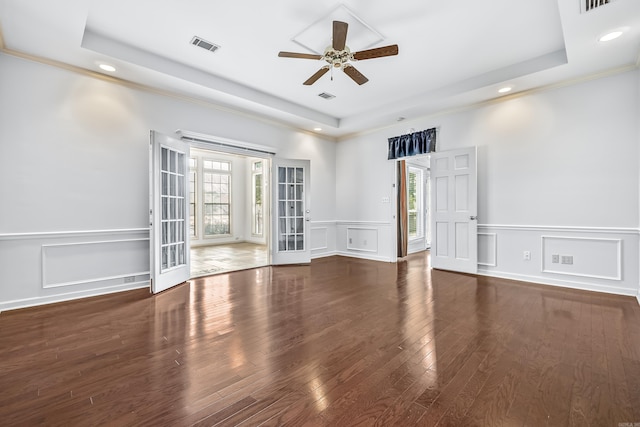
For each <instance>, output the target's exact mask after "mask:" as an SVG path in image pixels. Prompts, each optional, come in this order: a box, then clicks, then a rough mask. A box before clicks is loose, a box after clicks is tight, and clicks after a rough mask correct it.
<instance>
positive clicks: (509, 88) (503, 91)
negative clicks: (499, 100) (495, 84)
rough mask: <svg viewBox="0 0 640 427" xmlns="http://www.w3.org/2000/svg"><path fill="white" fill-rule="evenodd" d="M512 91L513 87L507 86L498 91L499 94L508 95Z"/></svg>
mask: <svg viewBox="0 0 640 427" xmlns="http://www.w3.org/2000/svg"><path fill="white" fill-rule="evenodd" d="M511 90H513V88H512V87H511V86H505V87H503V88H501V89H498V92H499V93H507V92H511Z"/></svg>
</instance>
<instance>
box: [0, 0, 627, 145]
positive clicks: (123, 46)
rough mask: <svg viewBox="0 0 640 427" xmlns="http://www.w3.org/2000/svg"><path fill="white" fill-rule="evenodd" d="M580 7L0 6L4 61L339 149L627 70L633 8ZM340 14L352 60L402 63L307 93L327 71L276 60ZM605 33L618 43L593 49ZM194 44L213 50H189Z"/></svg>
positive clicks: (281, 0) (616, 0) (463, 0)
mask: <svg viewBox="0 0 640 427" xmlns="http://www.w3.org/2000/svg"><path fill="white" fill-rule="evenodd" d="M584 1H585V0H533V1H532V0H490V1H484V2H483V1H478V0H441V1H433V0H402V1H396V2H389V1H388V0H344V1H342V2H340V1H317V2H301V1H299V0H271V1H264V0H244V1H233V2H231V1H229V2H221V1H216V2H214V1H211V0H136V1H130V0H126V1H125V0H94V1H89V0H57V1H55V2H53V1H50V0H0V34H1V35H2V40H3V42H4V46H3V48H4V50H5V51H6V52H8V53H12V52H19V53H20V54H23V55H28V56H32V57H36V58H44V59H47V60H53V61H58V62H62V63H67V64H70V65H73V66H77V67H81V68H84V69H88V70H92V71H99V72H102V73H104V72H103V71H100V70H99V68H98V64H99V63H101V62H105V63H109V64H112V65H114V66H115V67H116V68H117V71H116V72H115V73H114V76H115V77H118V78H121V79H124V80H130V81H133V82H136V83H139V84H143V85H146V86H152V87H158V88H161V89H164V90H169V91H172V92H175V93H179V94H183V95H187V96H191V97H195V98H198V99H204V100H208V101H212V102H214V103H216V104H220V105H223V106H227V107H231V108H234V109H237V110H240V111H244V112H250V113H252V114H256V115H259V116H264V117H268V118H270V119H273V120H277V121H280V122H284V123H286V124H288V125H291V126H294V127H296V128H300V129H305V130H308V131H313V128H315V127H321V128H322V129H323V130H322V131H321V132H319V133H321V134H323V135H327V136H330V137H335V138H343V137H346V136H348V135H351V134H354V133H358V132H362V131H365V130H367V129H371V128H378V127H384V126H389V125H392V124H394V123H396V121H397V119H398V118H399V117H405V118H407V119H412V118H416V117H420V116H424V115H428V114H433V113H435V112H438V111H442V110H445V109H451V108H459V107H463V106H466V105H470V104H474V103H478V102H482V101H486V100H490V99H493V98H496V97H498V96H501V95H500V94H498V92H497V90H498V89H499V88H500V87H502V86H504V85H510V86H512V87H513V93H517V92H521V91H526V90H530V89H535V88H538V87H545V86H548V85H553V84H557V83H560V82H565V81H571V80H574V79H580V78H585V77H589V76H594V75H599V74H601V73H606V72H610V71H613V70H620V69H624V68H631V67H636V66H637V65H638V60H639V53H640V1H638V0H613V1H612V2H611V3H610V4H608V5H605V6H602V7H599V8H597V9H596V10H593V11H590V12H587V13H581V3H583V2H584ZM349 11H350V12H351V13H353V14H354V15H355V17H353V18H350V16H349V14H348V12H349ZM332 13H333V15H330V14H332ZM336 14H337V15H338V16H341V17H342V16H345V17H346V18H341V19H345V20H347V19H349V21H350V22H349V21H348V23H349V24H350V29H351V30H352V32H353V34H352V37H350V36H349V35H347V45H348V46H349V47H350V48H351V50H352V51H359V50H363V49H366V48H370V47H378V46H384V45H388V44H398V45H399V50H400V53H399V54H398V55H397V56H391V57H385V58H377V59H371V60H366V61H358V62H357V63H355V64H354V65H355V66H356V68H357V69H358V70H359V71H360V72H362V73H363V74H364V75H365V76H367V77H368V78H369V82H368V83H366V84H364V85H362V86H358V85H357V84H356V83H354V82H353V81H352V80H351V79H350V78H349V77H348V76H346V75H345V74H343V73H342V72H341V71H340V70H337V71H336V72H335V73H334V78H333V81H332V80H331V79H330V74H326V75H325V76H324V77H322V78H321V79H320V80H319V81H318V82H316V83H315V84H314V85H313V86H303V85H302V82H303V81H305V80H306V79H307V78H308V77H310V76H311V75H312V74H313V73H315V72H316V71H317V70H318V69H319V68H320V67H321V66H322V65H323V63H322V62H321V61H314V60H306V59H291V58H279V57H278V56H277V54H278V51H280V50H285V51H294V52H303V53H310V51H309V50H305V49H304V48H303V47H302V46H301V45H300V44H299V43H296V42H294V41H292V39H293V38H294V37H296V36H299V35H300V33H301V32H303V31H305V30H307V31H306V32H305V33H304V34H303V35H302V37H304V38H305V41H307V42H308V43H309V44H311V43H315V44H314V46H324V45H329V44H330V42H331V18H332V16H336ZM328 15H330V16H328ZM356 17H357V18H356ZM358 19H359V20H361V21H359V20H358ZM363 23H364V24H366V25H368V26H370V27H371V28H372V29H373V30H374V31H376V32H377V33H379V34H380V35H382V37H383V38H384V39H383V40H382V41H380V42H378V43H376V44H375V45H374V46H369V45H365V46H362V45H359V44H364V43H369V41H367V39H366V38H364V37H363V36H362V31H361V28H362V27H363ZM309 27H311V28H309ZM324 27H326V30H325V31H324V36H322V34H323V31H322V28H324ZM359 27H360V28H359ZM318 28H320V30H318ZM614 29H623V30H624V34H623V36H622V37H620V38H619V39H617V40H614V41H611V42H608V43H602V42H599V41H598V38H599V37H600V36H601V35H603V34H605V33H607V32H609V31H611V30H614ZM193 36H199V37H201V38H203V39H205V40H207V41H210V42H213V43H215V44H218V45H220V46H221V48H220V49H219V50H218V51H217V52H215V53H211V52H208V51H206V50H204V49H201V48H198V47H195V46H192V45H191V44H190V42H191V39H192V38H193ZM315 38H321V40H317V41H314V40H313V39H315ZM298 39H300V37H298ZM309 44H307V45H309ZM314 46H310V47H311V48H313V49H317V47H314ZM105 74H107V73H105ZM321 92H329V93H331V94H333V95H336V98H335V99H332V100H324V99H322V98H320V97H318V96H317V95H318V94H319V93H321Z"/></svg>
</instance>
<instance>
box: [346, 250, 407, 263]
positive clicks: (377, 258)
mask: <svg viewBox="0 0 640 427" xmlns="http://www.w3.org/2000/svg"><path fill="white" fill-rule="evenodd" d="M334 255H338V256H346V257H348V258H359V259H368V260H370V261H383V262H395V261H393V260H391V259H390V258H388V257H382V256H371V255H367V254H360V253H354V252H343V251H336V253H335V254H334Z"/></svg>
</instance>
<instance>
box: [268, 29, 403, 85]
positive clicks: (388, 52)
mask: <svg viewBox="0 0 640 427" xmlns="http://www.w3.org/2000/svg"><path fill="white" fill-rule="evenodd" d="M348 29H349V24H347V23H346V22H342V21H333V38H332V43H331V45H329V46H327V48H326V49H325V51H324V54H323V55H314V54H308V53H297V52H280V53H278V56H280V57H283V58H300V59H315V60H324V61H325V62H327V64H328V65H325V66H323V67H322V68H320V70H318V71H317V72H316V73H315V74H314V75H312V76H311V77H309V78H308V79H307V80H306V81H305V82H304V83H303V84H304V85H306V86H309V85H312V84H314V83H315V82H316V81H318V79H319V78H320V77H322V76H323V75H325V74H326V73H327V72H328V71H329V70H330V69H333V68H341V69H342V71H344V73H345V74H346V75H347V76H349V77H350V78H351V79H352V80H353V81H354V82H356V83H357V84H359V85H363V84H365V83H366V82H368V81H369V79H368V78H366V77H365V76H364V75H363V74H362V73H361V72H360V71H358V70H357V69H356V68H355V67H354V66H353V65H352V64H351V62H353V61H363V60H365V59H373V58H382V57H384V56H393V55H397V54H398V45H397V44H394V45H389V46H383V47H378V48H374V49H367V50H362V51H360V52H351V49H349V46H347V44H346V43H347V31H348ZM332 79H333V74H332Z"/></svg>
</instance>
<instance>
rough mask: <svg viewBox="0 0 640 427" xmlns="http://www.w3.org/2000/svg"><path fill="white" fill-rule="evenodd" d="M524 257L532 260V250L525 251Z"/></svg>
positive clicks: (526, 259)
mask: <svg viewBox="0 0 640 427" xmlns="http://www.w3.org/2000/svg"><path fill="white" fill-rule="evenodd" d="M523 259H524V260H525V261H531V252H530V251H524V254H523Z"/></svg>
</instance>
